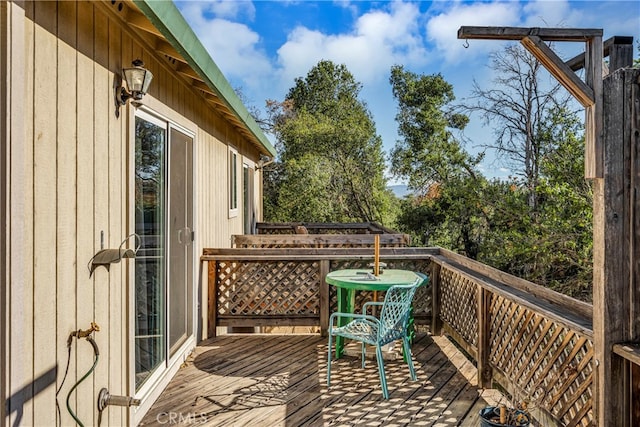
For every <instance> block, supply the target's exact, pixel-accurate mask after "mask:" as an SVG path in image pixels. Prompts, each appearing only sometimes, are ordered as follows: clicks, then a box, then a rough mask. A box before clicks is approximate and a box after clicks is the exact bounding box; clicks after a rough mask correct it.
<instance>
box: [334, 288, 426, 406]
mask: <svg viewBox="0 0 640 427" xmlns="http://www.w3.org/2000/svg"><path fill="white" fill-rule="evenodd" d="M422 281H423V279H422V278H420V279H418V280H416V282H415V283H414V284H412V285H394V286H391V287H390V288H389V289H388V290H387V293H386V295H385V297H384V301H383V302H374V301H370V302H367V303H365V304H364V305H363V306H362V313H363V314H354V313H339V312H336V313H333V314H332V315H331V317H329V348H328V351H327V353H328V360H327V387H330V386H331V344H332V340H333V337H334V336H341V337H344V338H349V339H352V340H356V341H360V342H361V343H362V368H364V367H365V352H366V345H367V344H369V345H372V346H375V347H376V359H377V361H378V373H379V375H380V385H381V386H382V395H383V397H384V398H385V399H388V398H389V391H388V390H387V379H386V376H385V372H384V360H383V358H382V346H384V345H385V344H389V343H390V342H393V341H395V340H399V339H402V345H403V350H404V355H405V357H404V359H405V360H406V361H407V364H408V365H409V372H410V374H411V379H412V380H414V381H415V380H416V373H415V370H414V369H413V361H412V360H411V348H410V346H409V337H408V335H407V324H408V321H409V314H410V311H411V301H412V300H413V295H414V294H415V292H416V289H417V288H418V286H420V285H421V284H422ZM373 306H381V307H382V309H381V310H380V317H379V318H377V317H375V316H372V315H368V314H366V313H367V308H369V307H373ZM341 317H344V318H349V319H352V320H351V321H350V322H349V323H347V324H346V325H344V326H334V323H335V320H336V319H339V318H341ZM336 357H337V355H336Z"/></svg>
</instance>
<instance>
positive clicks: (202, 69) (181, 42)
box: [133, 0, 276, 157]
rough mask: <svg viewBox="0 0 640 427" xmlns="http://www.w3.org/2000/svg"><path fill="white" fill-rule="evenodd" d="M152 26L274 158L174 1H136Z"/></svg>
mask: <svg viewBox="0 0 640 427" xmlns="http://www.w3.org/2000/svg"><path fill="white" fill-rule="evenodd" d="M133 2H134V3H135V4H136V6H138V8H139V9H140V10H141V11H142V13H144V15H145V16H146V17H147V18H148V19H149V20H150V21H151V23H152V24H153V25H154V26H155V27H156V28H157V29H158V30H159V31H160V33H162V35H163V36H164V37H165V38H166V39H167V41H169V43H171V44H172V45H173V47H174V48H175V49H176V50H177V51H178V52H180V54H181V55H182V56H183V57H184V59H185V60H186V61H187V62H188V64H189V65H190V66H191V67H192V68H193V69H194V70H195V71H196V72H197V73H198V74H199V75H200V76H202V78H203V79H204V80H205V83H206V84H207V85H208V86H209V87H210V88H211V89H213V90H214V91H216V93H218V95H219V96H220V99H222V100H223V101H224V102H225V103H226V104H227V106H228V107H229V109H230V110H231V111H232V112H233V113H234V114H235V115H236V117H238V119H239V120H240V121H241V122H242V123H244V125H245V126H246V127H247V129H248V130H249V131H250V132H251V133H252V134H253V135H254V136H255V137H256V139H257V140H258V141H259V142H260V144H262V146H263V147H264V149H265V150H266V151H267V152H269V154H271V156H273V157H275V155H276V150H275V148H274V147H273V145H272V144H271V142H270V141H269V140H268V139H267V137H266V135H265V134H264V132H262V129H260V127H259V126H258V124H257V123H256V121H255V120H254V119H253V117H252V116H251V114H249V111H248V110H247V108H246V107H245V106H244V104H243V103H242V101H240V98H238V95H236V93H235V91H234V90H233V88H232V87H231V85H230V84H229V81H228V80H227V79H226V77H225V76H224V75H223V74H222V71H220V68H218V66H217V65H216V63H215V62H214V61H213V59H212V58H211V55H209V52H207V50H206V49H205V47H204V46H203V45H202V43H201V42H200V39H198V37H197V36H196V34H195V33H194V32H193V29H192V28H191V27H190V26H189V24H188V23H187V21H185V19H184V17H183V16H182V14H181V13H180V11H179V10H178V8H177V7H176V5H175V4H173V1H158V0H133Z"/></svg>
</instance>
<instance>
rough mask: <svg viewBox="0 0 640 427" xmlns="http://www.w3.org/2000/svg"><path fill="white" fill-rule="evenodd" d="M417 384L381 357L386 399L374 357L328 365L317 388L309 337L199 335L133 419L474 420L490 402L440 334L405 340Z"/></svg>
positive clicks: (323, 348) (276, 422)
mask: <svg viewBox="0 0 640 427" xmlns="http://www.w3.org/2000/svg"><path fill="white" fill-rule="evenodd" d="M412 350H413V357H414V364H415V367H416V374H417V376H418V380H417V381H415V382H414V381H411V380H410V378H409V370H408V367H407V365H406V364H405V363H404V362H403V361H402V360H401V359H398V360H394V361H387V362H385V367H386V368H387V381H388V386H389V393H390V399H389V400H387V401H385V400H384V399H383V398H382V393H381V389H380V384H379V381H378V374H377V368H376V363H375V360H371V361H367V367H366V369H364V370H363V369H361V368H360V359H359V357H350V356H346V357H344V358H342V359H340V360H337V361H334V362H333V366H332V370H331V373H332V375H331V388H330V389H327V386H326V378H327V377H326V367H327V366H326V365H327V341H326V338H322V337H320V336H319V335H261V334H251V335H243V334H234V335H223V336H220V337H216V338H212V339H210V340H207V341H204V342H203V343H201V345H200V346H198V347H197V349H196V350H195V352H194V354H193V355H192V356H191V358H190V359H189V361H188V362H187V363H185V365H184V366H183V367H182V368H181V369H180V370H179V372H178V374H177V375H176V376H175V377H174V379H173V380H172V381H171V383H170V384H169V385H168V387H167V388H166V390H165V391H164V392H163V393H162V395H161V396H160V397H159V398H158V400H157V401H156V402H155V403H154V405H153V406H152V408H151V409H150V410H149V412H148V413H147V415H146V416H145V418H144V419H143V421H142V423H141V425H160V424H169V423H170V422H171V420H173V425H180V424H185V425H187V424H191V425H193V424H197V425H207V426H269V427H272V426H292V427H294V426H295V427H298V426H325V425H351V426H355V425H358V426H360V425H366V426H382V425H384V426H458V425H462V426H478V425H479V420H478V411H479V410H480V408H482V407H484V406H486V405H487V404H494V403H495V402H496V399H500V395H499V393H497V392H496V391H495V390H485V391H484V392H482V393H480V392H479V391H478V388H477V381H476V375H477V371H476V369H475V367H474V366H473V364H472V363H471V362H469V361H468V360H467V359H466V358H465V357H464V356H463V355H462V354H461V353H460V352H459V351H458V350H457V349H456V348H455V347H454V346H453V345H452V344H451V342H450V341H449V340H448V339H446V338H445V337H432V336H430V335H427V334H421V335H419V336H418V337H417V339H416V342H415V343H414V345H413V349H412Z"/></svg>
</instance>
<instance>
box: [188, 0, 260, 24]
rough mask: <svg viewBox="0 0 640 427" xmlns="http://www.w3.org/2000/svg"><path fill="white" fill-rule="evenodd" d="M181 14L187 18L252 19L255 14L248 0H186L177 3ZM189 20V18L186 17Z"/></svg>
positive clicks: (252, 5)
mask: <svg viewBox="0 0 640 427" xmlns="http://www.w3.org/2000/svg"><path fill="white" fill-rule="evenodd" d="M178 7H179V8H180V11H181V12H182V14H183V15H184V16H185V17H187V15H188V18H199V17H208V18H209V19H211V18H213V17H216V18H225V19H237V18H240V17H246V18H247V19H249V20H251V21H253V20H254V19H255V16H256V8H255V6H254V4H253V3H252V2H250V1H229V0H207V1H196V0H188V1H181V2H179V3H178ZM187 20H188V21H190V22H191V20H190V19H187Z"/></svg>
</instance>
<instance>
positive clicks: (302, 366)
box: [217, 343, 326, 426]
mask: <svg viewBox="0 0 640 427" xmlns="http://www.w3.org/2000/svg"><path fill="white" fill-rule="evenodd" d="M322 344H324V343H322ZM322 344H320V343H318V344H316V360H315V361H314V360H313V359H312V358H311V357H310V356H307V355H300V356H301V357H297V358H296V359H295V360H292V361H289V362H286V363H281V364H280V365H279V366H278V367H277V371H278V373H277V374H276V375H280V376H281V381H280V382H279V383H280V384H285V382H286V388H282V389H280V390H279V391H280V392H279V393H277V394H276V395H275V396H274V399H277V401H278V402H279V406H286V408H287V411H290V409H291V404H292V402H295V401H297V400H298V397H299V395H300V394H301V393H303V392H304V391H306V390H308V389H310V388H316V389H317V388H318V385H319V382H320V381H324V379H323V377H322V375H320V377H321V378H319V375H318V374H319V372H322V371H323V369H324V367H326V362H324V359H323V358H322V355H324V354H326V351H325V348H326V346H324V345H322ZM296 356H298V354H297V355H296ZM318 394H319V393H317V395H318ZM252 397H253V398H255V399H256V400H258V397H259V393H254V394H253V396H252ZM263 401H264V399H263ZM263 401H261V402H263ZM259 409H260V413H261V417H262V418H264V417H266V416H270V414H271V412H278V411H279V408H278V407H277V406H275V405H264V404H262V403H261V405H260V407H259ZM251 412H254V411H253V410H252V411H247V412H245V413H244V414H241V415H239V416H236V417H233V418H229V417H219V418H218V419H217V421H218V425H220V426H225V425H236V424H237V425H242V423H245V424H244V425H248V424H250V422H251V420H252V419H253V417H254V414H252V413H251Z"/></svg>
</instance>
